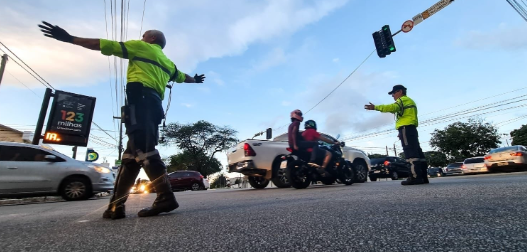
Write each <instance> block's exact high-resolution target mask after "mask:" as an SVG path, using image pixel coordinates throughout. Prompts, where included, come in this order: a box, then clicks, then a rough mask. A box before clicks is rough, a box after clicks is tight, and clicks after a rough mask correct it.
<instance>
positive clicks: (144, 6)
mask: <svg viewBox="0 0 527 252" xmlns="http://www.w3.org/2000/svg"><path fill="white" fill-rule="evenodd" d="M145 9H146V0H145V2H144V3H143V16H142V17H141V30H139V38H141V35H143V34H142V33H143V19H144V18H145Z"/></svg>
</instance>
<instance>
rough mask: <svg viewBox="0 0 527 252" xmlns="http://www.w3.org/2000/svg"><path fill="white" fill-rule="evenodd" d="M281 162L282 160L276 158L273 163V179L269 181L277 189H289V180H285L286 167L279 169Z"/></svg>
mask: <svg viewBox="0 0 527 252" xmlns="http://www.w3.org/2000/svg"><path fill="white" fill-rule="evenodd" d="M282 161H283V160H282V158H280V157H277V158H276V159H275V161H274V162H273V178H272V179H271V181H273V184H275V185H276V187H278V188H289V187H291V183H289V180H287V174H286V171H287V167H286V168H280V165H281V164H282ZM283 162H287V161H283Z"/></svg>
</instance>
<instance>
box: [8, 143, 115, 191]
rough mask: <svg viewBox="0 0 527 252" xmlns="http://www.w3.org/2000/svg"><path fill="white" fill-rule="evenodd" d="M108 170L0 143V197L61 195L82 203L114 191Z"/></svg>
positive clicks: (25, 146) (52, 153) (34, 147)
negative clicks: (101, 193)
mask: <svg viewBox="0 0 527 252" xmlns="http://www.w3.org/2000/svg"><path fill="white" fill-rule="evenodd" d="M113 185H114V176H113V173H112V172H111V170H110V169H108V168H106V167H102V166H98V165H95V164H85V163H83V162H81V161H77V160H74V159H72V158H70V157H68V156H65V155H64V154H62V153H59V152H57V151H54V150H52V149H49V148H45V147H43V146H37V145H30V144H22V143H11V142H0V197H13V196H36V195H61V196H62V198H64V199H65V200H83V199H88V198H90V197H92V196H93V195H94V194H95V193H98V192H108V191H111V190H112V189H113Z"/></svg>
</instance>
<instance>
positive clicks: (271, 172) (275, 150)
mask: <svg viewBox="0 0 527 252" xmlns="http://www.w3.org/2000/svg"><path fill="white" fill-rule="evenodd" d="M321 135H324V136H325V137H327V138H329V139H332V140H335V141H336V139H335V138H334V137H332V136H329V135H327V134H324V133H321ZM321 144H322V143H321ZM324 144H325V143H324ZM287 148H289V144H288V142H287V134H282V135H280V136H278V137H275V138H274V139H273V140H272V141H271V140H253V139H248V140H245V141H242V142H240V143H238V144H237V145H236V146H235V147H233V148H231V149H229V150H228V154H227V160H228V164H229V172H239V173H242V174H243V175H246V176H248V181H249V184H250V185H251V186H252V187H253V188H256V189H262V188H265V187H267V185H268V184H269V182H270V181H272V182H273V184H274V185H276V186H277V187H279V188H287V187H290V186H291V184H290V183H289V181H288V180H287V176H286V174H285V172H286V168H287V161H286V160H283V159H282V157H284V156H286V155H289V154H290V152H289V151H287ZM342 151H343V156H344V158H345V159H347V160H349V161H350V162H351V163H352V164H353V166H354V168H355V174H356V175H355V182H358V183H363V182H366V181H367V178H368V171H369V167H370V159H369V158H368V156H367V155H366V153H364V152H363V151H361V150H359V149H355V148H351V147H343V148H342Z"/></svg>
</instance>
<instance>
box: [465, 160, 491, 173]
mask: <svg viewBox="0 0 527 252" xmlns="http://www.w3.org/2000/svg"><path fill="white" fill-rule="evenodd" d="M461 170H462V171H463V174H472V173H482V172H488V171H489V170H488V169H487V165H486V164H485V159H484V158H483V157H472V158H467V159H465V161H463V165H462V166H461Z"/></svg>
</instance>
